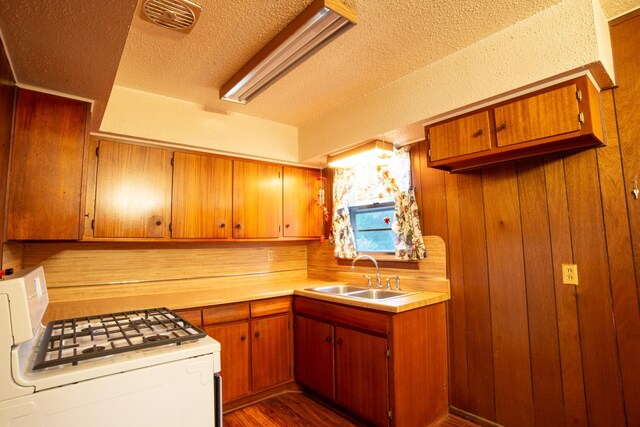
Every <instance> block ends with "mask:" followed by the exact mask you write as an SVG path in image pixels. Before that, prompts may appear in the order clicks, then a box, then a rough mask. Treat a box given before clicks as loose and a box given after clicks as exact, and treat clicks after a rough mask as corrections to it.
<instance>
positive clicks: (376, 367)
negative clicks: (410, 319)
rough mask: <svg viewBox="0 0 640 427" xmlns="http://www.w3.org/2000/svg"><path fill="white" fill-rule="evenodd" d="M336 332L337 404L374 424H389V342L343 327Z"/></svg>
mask: <svg viewBox="0 0 640 427" xmlns="http://www.w3.org/2000/svg"><path fill="white" fill-rule="evenodd" d="M335 333H336V346H335V349H336V351H335V363H336V402H338V403H339V404H340V405H342V406H344V407H345V408H347V409H350V410H352V411H353V412H355V413H356V414H358V415H360V416H361V417H362V418H364V419H366V420H367V421H370V422H372V423H373V424H375V425H387V423H388V421H389V413H388V410H389V372H388V366H389V364H388V360H387V339H386V338H382V337H378V336H375V335H371V334H367V333H364V332H359V331H355V330H353V329H349V328H343V327H340V326H337V327H336V329H335Z"/></svg>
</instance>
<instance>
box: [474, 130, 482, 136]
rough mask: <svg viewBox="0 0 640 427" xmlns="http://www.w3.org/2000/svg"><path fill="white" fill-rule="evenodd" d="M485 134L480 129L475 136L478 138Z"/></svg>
mask: <svg viewBox="0 0 640 427" xmlns="http://www.w3.org/2000/svg"><path fill="white" fill-rule="evenodd" d="M483 133H484V132H483V131H482V129H478V130H477V131H475V132H474V133H473V136H475V137H478V136H482V134H483Z"/></svg>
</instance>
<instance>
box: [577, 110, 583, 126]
mask: <svg viewBox="0 0 640 427" xmlns="http://www.w3.org/2000/svg"><path fill="white" fill-rule="evenodd" d="M578 121H579V122H580V123H584V113H583V112H582V111H580V114H578Z"/></svg>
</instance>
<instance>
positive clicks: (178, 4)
mask: <svg viewBox="0 0 640 427" xmlns="http://www.w3.org/2000/svg"><path fill="white" fill-rule="evenodd" d="M201 10H202V8H201V7H200V6H199V5H197V4H195V3H192V2H190V1H188V0H146V1H145V2H144V3H143V5H142V18H143V19H144V20H146V21H149V22H152V23H154V24H156V25H160V26H161V27H164V28H170V29H172V30H177V31H182V32H184V33H188V32H190V31H191V29H192V28H193V26H194V25H195V23H196V21H197V20H198V16H200V11H201Z"/></svg>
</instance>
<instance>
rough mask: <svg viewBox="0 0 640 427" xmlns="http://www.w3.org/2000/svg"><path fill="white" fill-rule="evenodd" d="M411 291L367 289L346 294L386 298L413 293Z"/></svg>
mask: <svg viewBox="0 0 640 427" xmlns="http://www.w3.org/2000/svg"><path fill="white" fill-rule="evenodd" d="M415 293H416V292H412V291H392V290H389V289H367V290H364V291H358V292H352V293H350V294H349V295H348V296H349V297H351V298H361V299H368V300H374V301H379V300H387V299H391V298H398V297H403V296H406V295H410V294H415Z"/></svg>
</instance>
